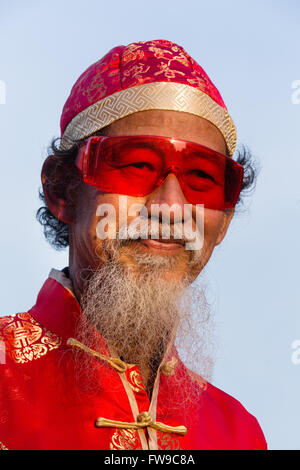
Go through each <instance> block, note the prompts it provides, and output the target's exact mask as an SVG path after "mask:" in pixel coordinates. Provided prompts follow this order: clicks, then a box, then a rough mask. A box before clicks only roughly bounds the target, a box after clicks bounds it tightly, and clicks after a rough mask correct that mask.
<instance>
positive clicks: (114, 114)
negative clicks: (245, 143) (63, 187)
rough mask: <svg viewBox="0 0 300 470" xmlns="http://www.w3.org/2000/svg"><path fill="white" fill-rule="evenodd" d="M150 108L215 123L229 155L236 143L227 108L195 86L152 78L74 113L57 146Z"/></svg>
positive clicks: (63, 147)
mask: <svg viewBox="0 0 300 470" xmlns="http://www.w3.org/2000/svg"><path fill="white" fill-rule="evenodd" d="M150 109H164V110H169V111H182V112H185V113H190V114H195V115H196V116H199V117H202V118H204V119H206V120H207V121H210V122H211V123H212V124H214V125H215V126H216V127H217V128H218V129H219V130H220V132H221V133H222V134H223V137H224V139H225V142H226V144H227V149H228V153H229V155H231V156H232V155H233V154H234V151H235V147H236V140H237V137H236V129H235V125H234V123H233V121H232V119H231V117H230V116H229V114H228V112H227V110H226V109H225V108H223V107H222V106H220V105H219V104H218V103H216V102H215V101H214V100H213V99H212V98H211V97H210V96H209V95H207V94H206V93H204V92H203V91H201V90H199V89H198V88H195V87H192V86H190V85H185V84H182V83H174V82H154V83H146V84H144V85H139V86H134V87H131V88H127V89H125V90H121V91H118V92H116V93H114V94H112V95H110V96H107V97H106V98H104V99H102V100H101V101H98V102H97V103H94V104H92V105H91V106H89V107H88V108H86V109H84V110H83V111H81V113H79V114H77V116H75V117H74V118H73V119H72V121H71V122H70V123H69V124H68V126H67V127H66V129H65V131H64V133H63V136H62V139H61V144H60V147H61V149H63V150H65V149H68V148H70V147H71V146H72V145H73V143H74V141H76V140H79V139H83V138H85V137H88V136H89V135H91V134H94V133H95V132H97V131H99V130H100V129H102V128H103V127H105V126H108V125H109V124H111V123H112V122H114V121H117V120H118V119H121V118H123V117H125V116H128V115H129V114H133V113H136V112H138V111H147V110H150Z"/></svg>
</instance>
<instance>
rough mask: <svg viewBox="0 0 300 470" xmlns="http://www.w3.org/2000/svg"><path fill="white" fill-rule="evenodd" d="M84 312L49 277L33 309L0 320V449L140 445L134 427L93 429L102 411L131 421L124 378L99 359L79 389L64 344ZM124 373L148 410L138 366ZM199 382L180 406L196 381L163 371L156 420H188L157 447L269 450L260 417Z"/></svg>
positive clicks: (139, 403) (70, 353) (160, 437)
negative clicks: (91, 384)
mask: <svg viewBox="0 0 300 470" xmlns="http://www.w3.org/2000/svg"><path fill="white" fill-rule="evenodd" d="M80 314H81V313H80V308H79V305H78V304H77V302H76V300H75V298H74V297H73V295H72V293H71V292H70V291H69V290H67V289H66V288H64V287H63V286H62V285H61V284H59V283H58V282H57V281H55V280H54V279H48V280H47V281H46V282H45V284H44V286H43V287H42V289H41V291H40V293H39V296H38V299H37V303H36V305H35V306H34V307H33V308H32V309H31V310H30V311H29V312H27V313H19V314H15V315H12V316H8V317H3V318H0V340H1V341H4V342H5V345H6V364H0V370H1V372H0V448H1V445H2V446H5V447H6V448H8V449H140V448H141V442H140V439H139V435H138V433H137V432H136V431H130V430H125V431H124V430H122V431H120V430H117V429H114V428H96V427H95V420H96V419H97V418H98V417H99V416H101V417H105V418H108V419H114V420H118V421H130V422H132V421H134V418H133V413H132V411H131V408H130V403H129V399H128V396H127V393H126V390H125V388H124V386H123V383H122V381H121V379H120V376H119V374H118V373H117V372H116V371H115V370H114V369H112V368H111V366H110V365H108V364H104V363H101V361H99V360H98V359H95V360H94V380H95V383H96V388H95V389H94V390H90V391H89V390H85V389H84V388H82V387H81V385H82V383H81V382H80V379H79V378H78V377H77V375H76V370H75V369H74V350H73V349H72V348H71V347H69V346H67V344H66V340H67V339H68V338H69V337H72V336H74V326H75V323H76V318H78V315H80ZM80 354H81V353H80ZM82 354H85V353H82ZM100 363H101V364H100ZM126 377H127V380H128V382H129V384H130V387H131V389H132V390H133V393H134V397H135V400H136V403H137V406H138V409H139V411H140V412H141V411H147V410H148V409H149V399H148V396H147V394H146V392H145V390H144V388H143V386H142V384H141V376H140V373H139V370H138V368H137V366H133V367H128V369H127V371H126ZM179 379H183V381H182V380H181V382H179V381H178V380H179ZM196 379H197V382H196V383H197V387H199V390H200V392H201V393H200V395H199V399H198V400H197V401H193V400H192V402H191V403H189V401H188V400H187V401H186V403H187V405H186V406H182V403H183V402H182V398H183V397H185V398H188V397H190V396H191V395H190V393H191V390H192V388H193V384H195V382H194V381H193V380H192V379H191V376H190V374H188V372H187V369H186V368H185V366H184V365H183V364H182V363H181V362H179V364H178V365H177V367H176V369H175V374H174V375H173V376H167V375H164V374H163V373H161V375H160V384H159V392H158V402H157V416H156V421H161V422H164V423H165V424H168V425H173V426H179V425H185V426H186V427H187V429H188V432H187V434H186V436H184V437H181V436H179V437H178V436H177V435H175V434H174V433H173V434H170V433H157V434H158V448H160V449H178V448H180V449H187V450H193V449H265V448H266V442H265V439H264V436H263V433H262V431H261V429H260V427H259V425H258V422H257V420H256V419H255V418H254V417H253V416H252V415H251V414H249V413H248V412H247V411H246V410H245V408H243V406H242V405H241V404H240V403H239V402H238V401H237V400H235V399H234V398H232V397H231V396H229V395H227V394H226V393H224V392H222V391H221V390H219V389H217V388H216V387H214V386H212V385H210V384H207V383H206V382H205V381H204V380H203V379H201V378H200V377H197V378H196ZM178 383H181V386H180V390H179V388H178ZM182 384H184V386H182ZM1 443H2V444H1Z"/></svg>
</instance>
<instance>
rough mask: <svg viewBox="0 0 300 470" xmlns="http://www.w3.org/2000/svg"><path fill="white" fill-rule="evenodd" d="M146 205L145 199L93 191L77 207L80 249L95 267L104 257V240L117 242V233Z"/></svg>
mask: <svg viewBox="0 0 300 470" xmlns="http://www.w3.org/2000/svg"><path fill="white" fill-rule="evenodd" d="M144 204H145V200H144V198H137V197H130V196H120V195H118V194H103V193H102V194H99V192H98V191H96V192H95V191H93V190H91V191H90V192H89V193H88V194H87V195H86V197H85V199H84V200H81V201H80V203H79V204H78V207H77V214H76V223H75V224H74V227H73V233H74V243H75V244H76V249H77V250H80V253H81V255H82V256H85V258H88V262H89V263H90V264H93V263H94V262H95V261H96V260H97V259H99V257H101V255H102V246H103V240H107V239H114V238H115V234H116V231H118V230H119V228H120V227H121V226H123V225H124V224H126V223H130V221H131V220H133V219H134V218H135V217H136V216H137V214H138V211H139V207H140V205H144ZM129 211H130V215H128V213H129ZM84 253H85V254H84Z"/></svg>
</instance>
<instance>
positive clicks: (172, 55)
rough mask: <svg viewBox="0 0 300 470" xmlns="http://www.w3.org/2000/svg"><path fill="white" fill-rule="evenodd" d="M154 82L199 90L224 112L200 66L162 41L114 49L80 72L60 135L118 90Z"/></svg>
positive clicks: (139, 43)
mask: <svg viewBox="0 0 300 470" xmlns="http://www.w3.org/2000/svg"><path fill="white" fill-rule="evenodd" d="M153 82H176V83H183V84H185V85H190V86H192V87H195V88H198V89H199V90H201V91H203V92H204V93H206V94H207V95H209V96H210V97H211V98H212V99H213V100H214V101H215V102H216V103H218V104H219V105H220V106H222V107H223V108H224V109H226V106H225V104H224V101H223V100H222V97H221V95H220V93H219V91H218V90H217V88H216V87H215V86H214V84H213V83H212V81H211V80H210V78H209V77H208V76H207V74H206V73H205V71H204V70H203V68H202V67H200V65H199V64H198V63H197V62H196V61H195V60H194V59H193V58H192V57H190V56H189V55H188V54H187V53H186V51H185V50H184V49H183V48H182V47H181V46H179V45H177V44H175V43H173V42H171V41H167V40H164V39H158V40H154V41H144V42H136V43H132V44H129V45H128V46H117V47H114V48H113V49H111V51H109V52H108V53H107V54H106V55H105V56H104V57H102V59H100V60H98V61H97V62H95V63H94V64H92V65H91V66H90V67H88V69H87V70H85V72H83V73H82V74H81V75H80V77H79V78H78V80H77V81H76V83H75V84H74V86H73V88H72V90H71V93H70V96H69V97H68V99H67V101H66V103H65V105H64V108H63V111H62V115H61V121H60V127H61V135H63V133H64V131H65V129H66V127H67V125H68V124H69V123H70V122H71V121H72V119H73V118H74V117H75V116H77V114H79V113H80V112H81V111H83V110H84V109H86V108H88V107H89V106H91V105H92V104H94V103H97V102H98V101H100V100H102V99H103V98H105V97H107V96H110V95H112V94H113V93H116V92H118V91H121V90H125V89H127V88H131V87H134V86H137V85H143V84H146V83H153Z"/></svg>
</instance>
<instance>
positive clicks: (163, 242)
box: [137, 238, 185, 254]
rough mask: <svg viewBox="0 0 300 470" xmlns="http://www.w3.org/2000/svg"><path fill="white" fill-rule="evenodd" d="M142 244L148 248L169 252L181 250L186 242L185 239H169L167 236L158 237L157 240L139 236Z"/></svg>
mask: <svg viewBox="0 0 300 470" xmlns="http://www.w3.org/2000/svg"><path fill="white" fill-rule="evenodd" d="M137 241H138V242H139V243H140V244H141V245H143V246H145V247H147V248H148V249H152V250H159V251H165V252H169V253H170V254H171V252H178V251H180V250H183V249H184V246H185V242H184V241H183V240H180V239H178V240H175V239H172V240H168V239H165V238H157V239H155V240H153V239H150V238H147V239H142V238H139V239H138V240H137Z"/></svg>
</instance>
